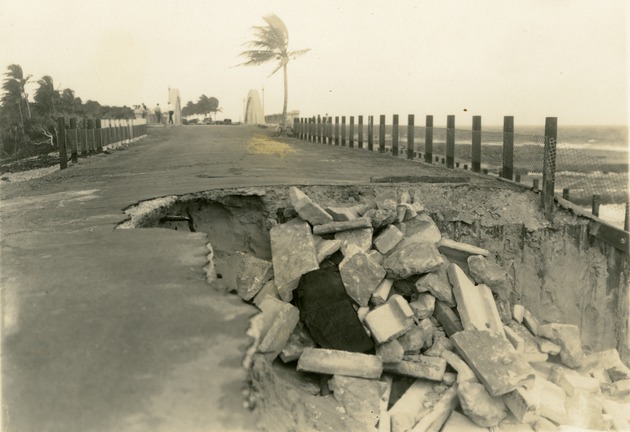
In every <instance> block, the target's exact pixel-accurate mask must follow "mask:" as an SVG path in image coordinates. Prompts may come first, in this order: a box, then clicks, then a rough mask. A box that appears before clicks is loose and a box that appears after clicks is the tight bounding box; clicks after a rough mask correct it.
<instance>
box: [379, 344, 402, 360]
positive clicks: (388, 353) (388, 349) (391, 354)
mask: <svg viewBox="0 0 630 432" xmlns="http://www.w3.org/2000/svg"><path fill="white" fill-rule="evenodd" d="M376 355H377V356H378V357H380V358H381V359H383V363H398V362H399V361H401V360H402V358H403V356H404V355H405V349H404V348H403V346H402V345H401V343H400V342H398V339H392V340H390V341H389V342H385V343H382V344H380V345H378V346H377V347H376Z"/></svg>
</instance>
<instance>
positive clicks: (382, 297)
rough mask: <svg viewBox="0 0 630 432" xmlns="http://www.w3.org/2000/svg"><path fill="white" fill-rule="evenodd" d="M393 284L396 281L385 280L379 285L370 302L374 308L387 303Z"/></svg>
mask: <svg viewBox="0 0 630 432" xmlns="http://www.w3.org/2000/svg"><path fill="white" fill-rule="evenodd" d="M393 283H394V281H393V280H391V279H383V280H382V281H381V283H380V284H378V286H377V287H376V290H375V291H374V293H373V294H372V298H371V300H370V301H371V302H372V304H373V305H374V306H379V305H382V304H384V303H385V302H386V301H387V299H388V298H389V293H390V291H391V290H392V285H393Z"/></svg>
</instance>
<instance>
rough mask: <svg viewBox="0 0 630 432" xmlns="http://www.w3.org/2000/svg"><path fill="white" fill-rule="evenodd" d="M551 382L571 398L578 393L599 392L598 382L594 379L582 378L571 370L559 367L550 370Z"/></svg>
mask: <svg viewBox="0 0 630 432" xmlns="http://www.w3.org/2000/svg"><path fill="white" fill-rule="evenodd" d="M550 378H551V381H552V382H553V383H554V384H556V385H558V386H559V387H560V388H562V390H564V392H565V393H566V394H567V395H569V396H573V395H574V394H575V393H576V392H578V391H585V392H588V393H597V392H599V386H600V384H599V381H598V380H596V379H595V378H591V377H587V376H582V375H580V374H578V373H576V372H574V371H572V370H567V369H564V368H561V367H558V366H556V367H554V368H552V372H551V376H550Z"/></svg>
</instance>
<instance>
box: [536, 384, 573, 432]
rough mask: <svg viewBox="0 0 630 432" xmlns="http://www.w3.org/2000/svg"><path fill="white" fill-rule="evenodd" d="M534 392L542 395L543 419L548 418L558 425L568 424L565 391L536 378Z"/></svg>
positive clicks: (541, 409)
mask: <svg viewBox="0 0 630 432" xmlns="http://www.w3.org/2000/svg"><path fill="white" fill-rule="evenodd" d="M534 391H535V392H537V393H538V394H539V395H540V416H541V417H544V418H547V419H549V420H551V421H553V422H554V423H556V424H566V423H567V422H568V415H567V410H566V407H565V403H566V397H567V396H566V394H565V393H564V390H562V389H561V388H560V387H558V386H557V385H555V384H554V383H552V382H550V381H547V380H546V379H544V378H541V377H536V386H535V389H534Z"/></svg>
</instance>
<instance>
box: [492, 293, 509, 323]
mask: <svg viewBox="0 0 630 432" xmlns="http://www.w3.org/2000/svg"><path fill="white" fill-rule="evenodd" d="M495 303H496V305H497V310H498V311H499V317H501V322H502V323H503V324H509V323H510V321H512V312H511V311H512V305H511V304H510V301H509V300H507V299H500V298H495Z"/></svg>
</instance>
